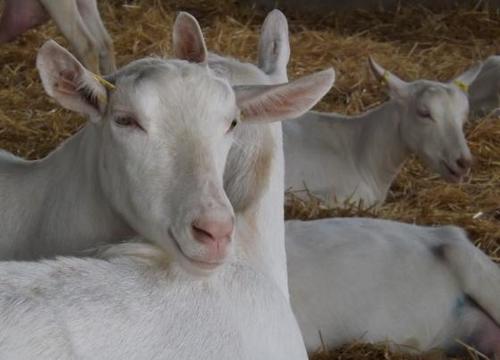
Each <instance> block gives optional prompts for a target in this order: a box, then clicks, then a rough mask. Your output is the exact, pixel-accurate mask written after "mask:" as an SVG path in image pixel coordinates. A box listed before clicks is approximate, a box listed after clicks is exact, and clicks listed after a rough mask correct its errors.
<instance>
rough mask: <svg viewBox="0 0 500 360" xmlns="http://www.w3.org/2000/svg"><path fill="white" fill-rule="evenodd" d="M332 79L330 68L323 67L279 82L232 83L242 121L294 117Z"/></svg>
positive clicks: (327, 87)
mask: <svg viewBox="0 0 500 360" xmlns="http://www.w3.org/2000/svg"><path fill="white" fill-rule="evenodd" d="M334 81H335V71H334V70H333V69H328V70H323V71H320V72H317V73H314V74H312V75H309V76H304V77H302V78H300V79H297V80H294V81H291V82H289V83H286V84H281V85H263V86H262V85H261V86H258V85H254V86H237V87H235V94H236V103H237V105H238V107H239V109H240V111H241V118H242V121H243V122H268V123H269V122H274V121H282V120H287V119H294V118H297V117H299V116H301V115H303V114H304V113H305V112H307V111H309V110H310V109H311V108H312V107H313V106H314V105H316V103H317V102H318V101H320V100H321V98H323V96H325V94H326V93H327V92H328V91H329V90H330V88H331V87H332V85H333V82H334Z"/></svg>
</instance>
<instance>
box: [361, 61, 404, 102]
mask: <svg viewBox="0 0 500 360" xmlns="http://www.w3.org/2000/svg"><path fill="white" fill-rule="evenodd" d="M368 63H369V65H370V70H371V72H372V74H373V75H374V76H375V78H376V79H377V80H378V81H380V82H382V83H384V84H386V85H387V86H388V87H389V91H390V95H391V97H405V96H406V95H407V86H408V83H407V82H406V81H404V80H401V79H400V78H399V77H397V76H396V75H394V74H393V73H391V72H389V71H387V70H386V69H384V68H383V67H382V66H380V65H379V64H378V63H377V62H376V61H375V60H373V58H372V57H371V56H370V57H369V58H368Z"/></svg>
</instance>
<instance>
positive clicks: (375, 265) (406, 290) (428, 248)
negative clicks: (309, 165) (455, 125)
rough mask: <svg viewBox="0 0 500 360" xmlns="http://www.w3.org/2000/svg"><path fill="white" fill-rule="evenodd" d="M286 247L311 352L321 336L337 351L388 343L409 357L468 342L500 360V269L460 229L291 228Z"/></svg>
mask: <svg viewBox="0 0 500 360" xmlns="http://www.w3.org/2000/svg"><path fill="white" fill-rule="evenodd" d="M286 250H287V256H288V273H289V282H290V284H289V286H290V297H291V302H292V307H293V309H294V311H295V314H296V316H297V319H298V321H299V325H300V327H301V330H302V333H303V335H304V339H305V342H306V346H307V348H308V350H309V351H312V350H317V349H318V348H319V347H320V346H321V345H322V343H321V338H320V336H321V337H322V339H323V341H324V343H325V345H326V346H328V347H330V346H331V347H335V346H339V345H341V344H344V343H348V342H352V341H357V340H360V341H364V342H381V341H386V340H388V341H389V342H391V343H394V344H395V345H401V348H400V349H401V350H403V351H426V350H430V349H432V348H442V349H445V350H448V351H450V350H451V351H452V350H454V349H453V348H454V347H456V348H457V349H458V348H461V346H460V345H459V344H458V343H457V342H456V341H455V339H459V340H461V341H463V342H465V343H469V344H471V345H475V346H478V347H479V350H481V351H484V352H490V355H491V352H495V351H496V352H497V353H496V354H497V355H500V345H499V344H500V328H498V325H496V324H498V323H499V321H500V303H499V301H498V299H499V298H500V269H499V268H498V266H497V265H496V264H494V263H493V262H492V261H491V260H490V259H489V258H488V257H487V256H486V255H485V254H483V253H482V252H481V251H480V250H478V249H477V248H476V247H474V245H473V244H472V243H470V241H469V240H468V239H467V237H466V235H465V234H464V232H463V231H462V230H461V229H459V228H456V227H451V226H446V227H435V228H432V227H423V226H416V225H408V224H404V223H398V222H393V221H387V220H375V219H362V218H350V219H323V220H316V221H307V222H301V221H287V222H286ZM466 295H468V296H469V297H470V298H472V299H473V300H474V301H473V302H468V301H467V298H466ZM474 302H475V303H477V304H479V306H477V305H476V304H475V303H474ZM490 317H491V318H490ZM491 319H493V321H492V320H491ZM495 321H496V324H495V323H494V322H495ZM320 334H321V335H320ZM462 350H463V348H462Z"/></svg>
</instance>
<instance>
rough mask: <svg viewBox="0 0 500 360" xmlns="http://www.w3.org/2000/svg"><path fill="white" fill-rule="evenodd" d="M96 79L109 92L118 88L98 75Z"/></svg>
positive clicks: (95, 75)
mask: <svg viewBox="0 0 500 360" xmlns="http://www.w3.org/2000/svg"><path fill="white" fill-rule="evenodd" d="M94 79H96V81H98V82H99V83H100V84H101V85H102V86H104V87H105V88H106V89H108V90H114V89H115V88H116V86H114V85H113V84H111V83H110V82H109V81H108V80H106V79H104V78H102V77H100V76H99V75H97V74H94Z"/></svg>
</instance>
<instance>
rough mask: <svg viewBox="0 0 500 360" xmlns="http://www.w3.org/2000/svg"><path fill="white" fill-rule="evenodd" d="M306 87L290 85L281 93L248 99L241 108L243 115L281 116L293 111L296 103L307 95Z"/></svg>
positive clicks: (252, 116)
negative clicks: (254, 99) (252, 99)
mask: <svg viewBox="0 0 500 360" xmlns="http://www.w3.org/2000/svg"><path fill="white" fill-rule="evenodd" d="M307 90H308V89H304V88H301V87H296V88H294V87H292V88H290V89H287V90H286V91H283V92H282V93H276V94H272V93H271V94H268V95H264V96H263V97H262V98H259V99H257V101H251V100H250V101H249V102H248V103H247V104H244V106H243V108H242V109H241V111H242V115H243V117H249V118H254V117H260V116H265V115H270V116H272V117H281V116H285V115H287V114H290V113H293V112H294V111H295V110H296V109H297V108H300V107H301V106H297V105H298V103H301V102H303V101H304V100H303V99H304V98H306V97H307V94H308V91H307Z"/></svg>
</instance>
